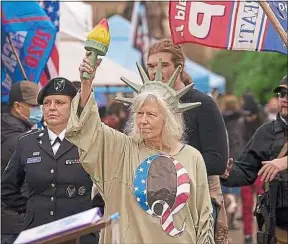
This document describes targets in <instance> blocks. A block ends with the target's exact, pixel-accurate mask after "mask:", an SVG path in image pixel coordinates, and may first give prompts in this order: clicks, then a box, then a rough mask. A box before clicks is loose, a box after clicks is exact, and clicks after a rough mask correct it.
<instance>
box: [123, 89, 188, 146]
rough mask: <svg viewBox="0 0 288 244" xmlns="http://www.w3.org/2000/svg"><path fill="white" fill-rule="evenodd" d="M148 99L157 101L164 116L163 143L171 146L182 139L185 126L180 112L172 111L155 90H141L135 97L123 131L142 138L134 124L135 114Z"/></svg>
mask: <svg viewBox="0 0 288 244" xmlns="http://www.w3.org/2000/svg"><path fill="white" fill-rule="evenodd" d="M150 101H155V102H157V104H158V105H159V108H160V110H161V112H162V115H163V117H164V121H165V122H164V128H163V130H162V143H163V145H165V146H166V147H168V148H171V147H172V145H173V144H174V143H175V142H179V141H184V130H185V127H184V122H183V116H182V114H181V113H176V112H175V111H173V109H172V108H171V107H170V106H169V105H168V103H167V102H166V101H165V100H164V99H163V98H162V97H161V96H160V95H159V94H158V93H157V92H155V93H151V92H143V93H140V94H139V95H138V96H137V97H136V99H135V101H134V103H133V104H132V105H131V107H130V116H129V118H128V121H127V124H126V127H125V133H126V134H128V135H130V136H132V137H133V138H134V139H136V140H138V141H142V140H143V138H142V137H141V135H140V133H139V129H138V127H137V124H136V114H137V111H138V110H139V109H140V108H141V107H142V106H143V104H144V103H145V102H150Z"/></svg>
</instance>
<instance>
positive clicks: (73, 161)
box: [65, 159, 80, 165]
mask: <svg viewBox="0 0 288 244" xmlns="http://www.w3.org/2000/svg"><path fill="white" fill-rule="evenodd" d="M79 163H80V159H67V160H66V162H65V164H67V165H71V164H79Z"/></svg>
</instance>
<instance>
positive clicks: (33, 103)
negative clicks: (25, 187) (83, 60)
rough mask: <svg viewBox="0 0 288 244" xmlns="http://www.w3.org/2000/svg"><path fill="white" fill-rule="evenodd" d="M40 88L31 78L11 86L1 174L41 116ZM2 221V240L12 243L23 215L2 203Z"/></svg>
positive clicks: (3, 124) (4, 120)
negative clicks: (21, 141) (19, 143)
mask: <svg viewBox="0 0 288 244" xmlns="http://www.w3.org/2000/svg"><path fill="white" fill-rule="evenodd" d="M38 91H39V88H38V85H37V84H36V83H34V82H31V81H21V82H17V83H14V84H13V85H12V86H11V89H10V94H9V104H7V106H9V109H7V111H6V112H4V113H3V114H1V175H2V174H3V172H4V169H5V168H6V167H7V165H8V162H9V160H10V159H11V156H12V154H13V152H14V150H15V145H16V144H17V141H18V138H19V136H20V135H22V134H23V133H25V132H27V131H28V130H30V129H31V127H32V126H33V125H34V124H37V123H38V122H39V121H40V120H41V118H42V110H41V108H40V107H39V105H38V104H37V95H38ZM2 112H3V111H2ZM1 220H2V225H1V243H2V244H7V243H13V241H14V240H15V239H16V237H17V235H18V234H19V233H20V232H21V229H22V228H23V223H24V218H23V216H21V215H20V214H18V213H17V212H16V211H14V210H13V209H11V208H9V206H7V205H5V204H4V203H3V202H1ZM4 223H5V224H4Z"/></svg>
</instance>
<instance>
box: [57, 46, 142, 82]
mask: <svg viewBox="0 0 288 244" xmlns="http://www.w3.org/2000/svg"><path fill="white" fill-rule="evenodd" d="M59 51H60V55H59V56H60V72H59V73H60V76H63V77H65V78H67V79H69V80H72V81H73V80H79V65H80V63H81V61H82V60H83V57H85V49H84V44H83V43H81V42H71V41H61V42H60V49H59ZM120 77H125V78H126V79H128V80H131V81H133V82H136V83H139V84H141V83H142V81H141V78H140V75H138V74H136V73H134V72H132V71H130V70H128V69H125V68H123V67H122V66H121V65H119V64H117V63H115V62H113V61H112V60H111V59H109V58H106V57H103V61H102V63H101V65H100V66H99V68H98V69H97V72H96V77H95V79H94V82H93V86H119V85H120V86H123V85H125V83H124V82H123V81H121V80H120Z"/></svg>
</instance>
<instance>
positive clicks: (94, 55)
mask: <svg viewBox="0 0 288 244" xmlns="http://www.w3.org/2000/svg"><path fill="white" fill-rule="evenodd" d="M97 58H98V53H97V52H96V51H92V52H91V55H90V61H91V64H92V66H93V67H95V65H96V60H97ZM83 78H84V79H87V80H88V79H90V75H89V74H88V73H87V72H84V73H83Z"/></svg>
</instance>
